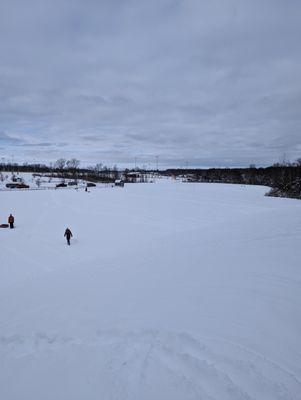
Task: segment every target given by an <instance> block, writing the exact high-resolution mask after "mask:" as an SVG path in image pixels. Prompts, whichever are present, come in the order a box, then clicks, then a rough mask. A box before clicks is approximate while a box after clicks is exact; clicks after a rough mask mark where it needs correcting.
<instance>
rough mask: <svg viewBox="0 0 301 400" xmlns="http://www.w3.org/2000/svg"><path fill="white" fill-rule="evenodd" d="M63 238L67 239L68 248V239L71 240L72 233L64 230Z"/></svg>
mask: <svg viewBox="0 0 301 400" xmlns="http://www.w3.org/2000/svg"><path fill="white" fill-rule="evenodd" d="M64 236H65V238H66V239H67V243H68V246H70V238H72V236H73V235H72V232H71V231H70V229H69V228H67V229H66V230H65V234H64Z"/></svg>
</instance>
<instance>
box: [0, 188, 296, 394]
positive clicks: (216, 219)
mask: <svg viewBox="0 0 301 400" xmlns="http://www.w3.org/2000/svg"><path fill="white" fill-rule="evenodd" d="M266 191H267V188H264V187H256V186H240V185H223V184H198V183H196V184H195V183H180V182H177V181H168V180H161V181H157V183H155V184H129V185H125V187H124V188H122V189H120V188H111V187H108V188H103V189H102V190H101V189H100V188H95V189H92V190H91V192H89V193H87V192H85V191H84V190H83V189H81V190H70V189H68V190H64V189H62V190H41V191H38V190H37V191H20V192H17V191H12V192H9V191H4V192H0V223H3V222H6V219H7V216H8V215H9V213H13V214H14V216H15V223H16V229H15V230H9V229H0V265H1V267H0V360H1V361H0V398H1V399H5V400H12V399H14V400H20V399H22V400H25V399H26V400H27V399H28V400H35V399H36V400H40V399H43V400H48V399H49V400H50V399H51V400H53V399H56V400H60V399H64V400H66V399H70V400H71V399H72V400H76V399H88V400H90V399H91V400H92V399H93V400H94V399H95V400H96V399H102V400H106V399H131V400H135V399H137V400H138V399H145V400H148V399H156V400H160V399H164V400H167V399H172V400H177V399H181V400H182V399H185V400H189V399H205V400H206V399H211V400H212V399H221V400H227V399H231V400H233V399H234V400H235V399H256V400H260V399H264V400H269V399H271V400H278V399H296V400H297V399H300V398H301V351H300V349H301V343H300V342H301V340H300V332H301V319H300V317H301V315H300V293H301V279H300V278H301V272H300V258H301V246H300V239H301V202H300V201H298V200H289V199H279V198H268V197H264V193H265V192H266ZM67 226H68V227H70V228H71V230H72V233H73V238H72V239H71V246H70V247H68V246H67V245H66V241H65V238H64V237H63V235H64V231H65V229H66V227H67Z"/></svg>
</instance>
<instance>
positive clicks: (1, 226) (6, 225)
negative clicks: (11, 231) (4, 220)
mask: <svg viewBox="0 0 301 400" xmlns="http://www.w3.org/2000/svg"><path fill="white" fill-rule="evenodd" d="M8 227H9V225H8V224H1V225H0V228H8Z"/></svg>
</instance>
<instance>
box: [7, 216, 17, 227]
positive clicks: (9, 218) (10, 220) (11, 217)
mask: <svg viewBox="0 0 301 400" xmlns="http://www.w3.org/2000/svg"><path fill="white" fill-rule="evenodd" d="M7 222H8V223H9V227H10V229H13V228H14V222H15V218H14V216H13V215H12V214H9V217H8V221H7Z"/></svg>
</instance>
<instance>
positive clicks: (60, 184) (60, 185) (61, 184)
mask: <svg viewBox="0 0 301 400" xmlns="http://www.w3.org/2000/svg"><path fill="white" fill-rule="evenodd" d="M55 187H56V188H60V187H67V185H66V183H63V182H62V183H58V184H57V185H55Z"/></svg>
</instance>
